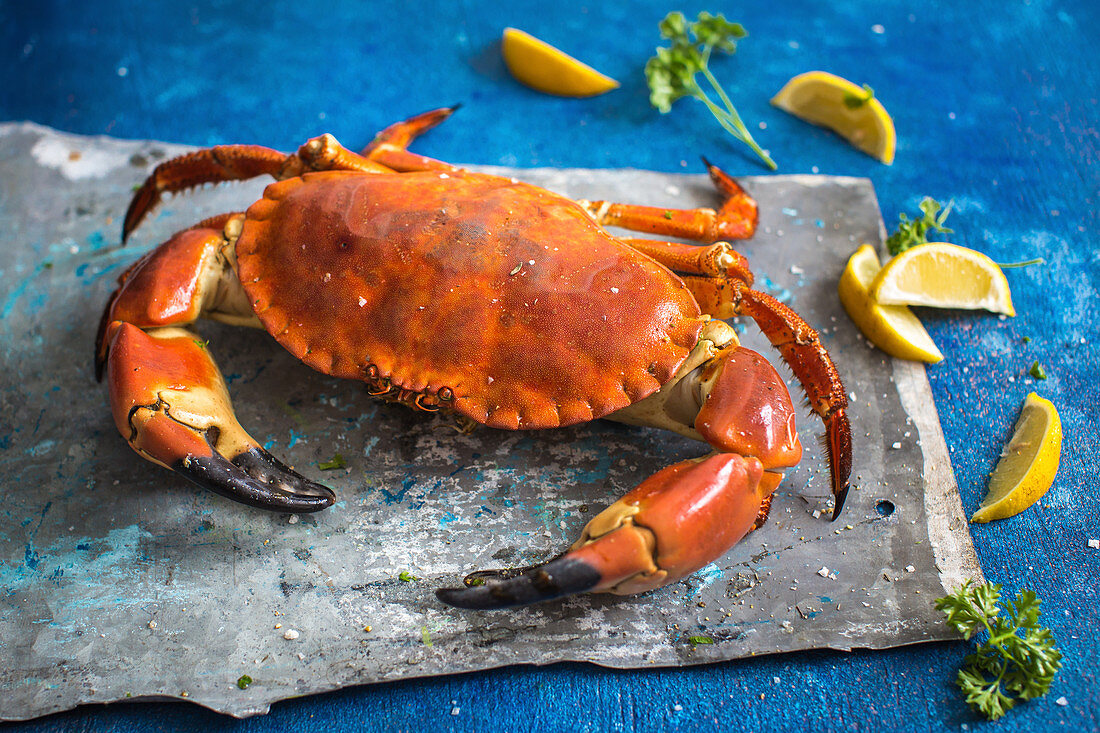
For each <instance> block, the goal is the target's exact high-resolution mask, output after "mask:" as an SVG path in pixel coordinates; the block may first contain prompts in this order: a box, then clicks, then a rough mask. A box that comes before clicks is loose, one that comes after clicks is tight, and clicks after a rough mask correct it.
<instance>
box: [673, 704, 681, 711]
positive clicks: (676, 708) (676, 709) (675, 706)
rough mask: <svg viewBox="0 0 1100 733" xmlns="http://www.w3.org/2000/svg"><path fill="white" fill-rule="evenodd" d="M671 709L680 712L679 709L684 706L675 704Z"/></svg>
mask: <svg viewBox="0 0 1100 733" xmlns="http://www.w3.org/2000/svg"><path fill="white" fill-rule="evenodd" d="M672 709H673V710H675V711H676V712H680V711H681V710H683V709H684V706H683V705H679V704H677V705H673V706H672Z"/></svg>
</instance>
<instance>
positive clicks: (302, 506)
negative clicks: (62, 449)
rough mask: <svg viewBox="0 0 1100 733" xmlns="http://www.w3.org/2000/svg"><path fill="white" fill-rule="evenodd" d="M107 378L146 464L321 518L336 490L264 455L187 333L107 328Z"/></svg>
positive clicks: (121, 423)
mask: <svg viewBox="0 0 1100 733" xmlns="http://www.w3.org/2000/svg"><path fill="white" fill-rule="evenodd" d="M104 336H105V339H106V341H107V342H108V343H109V350H108V356H107V361H106V364H107V370H106V377H107V382H108V386H109V390H110V402H111V408H112V411H113V413H114V418H115V424H116V426H117V427H118V430H119V432H120V433H121V434H122V436H123V437H124V438H126V439H127V441H128V442H129V444H130V447H131V448H133V449H134V450H135V451H137V452H138V454H139V455H141V456H142V457H144V458H146V459H148V460H150V461H152V462H154V463H158V464H160V465H162V466H165V467H167V468H170V469H172V470H173V471H175V472H176V473H179V474H180V475H182V476H184V477H185V478H187V479H189V480H190V481H193V482H195V483H196V484H198V485H200V486H202V487H204V488H207V489H210V490H211V491H214V492H216V493H218V494H221V495H223V496H227V497H229V498H231V499H235V500H236V501H239V502H242V503H244V504H248V505H250V506H255V507H260V508H262V509H272V510H276V511H284V512H295V513H297V512H315V511H318V510H320V509H324V508H325V507H327V506H330V505H332V503H333V502H334V501H335V495H334V494H333V493H332V491H331V490H330V489H328V488H327V487H325V486H321V485H320V484H316V483H314V482H312V481H310V480H309V479H306V478H305V477H303V476H301V475H299V474H298V473H296V472H295V471H294V470H292V469H291V468H289V467H288V466H286V465H284V464H283V463H281V462H280V461H279V460H278V459H276V458H275V457H274V456H272V455H271V454H270V453H268V452H267V451H266V450H264V449H263V448H262V447H261V446H260V445H259V444H258V443H256V441H255V440H253V438H252V437H251V436H249V435H248V433H246V432H245V431H244V429H243V428H242V427H241V426H240V424H239V423H238V422H237V419H236V417H234V415H233V411H232V408H231V407H230V404H229V394H228V392H227V390H226V387H225V382H224V380H223V379H222V377H221V373H220V372H219V371H218V369H217V367H216V366H215V365H214V361H213V360H212V359H211V358H210V355H209V353H208V352H207V350H206V346H205V344H204V343H203V342H202V341H200V340H199V339H198V338H197V336H196V335H195V334H194V333H193V332H191V331H187V330H186V329H182V328H161V329H156V330H154V331H150V332H145V331H143V330H141V329H140V328H138V327H137V326H134V325H133V324H130V323H126V322H124V321H114V322H111V323H109V324H108V325H107V326H106V328H105V334H104Z"/></svg>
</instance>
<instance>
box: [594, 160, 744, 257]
mask: <svg viewBox="0 0 1100 733" xmlns="http://www.w3.org/2000/svg"><path fill="white" fill-rule="evenodd" d="M703 163H704V164H705V165H706V167H707V172H708V173H709V174H710V179H711V181H713V182H714V185H715V187H716V188H717V189H718V191H719V192H720V193H721V194H722V196H723V202H722V205H721V207H719V209H718V210H717V211H715V210H714V209H708V208H701V209H668V208H661V207H658V206H639V205H636V204H619V203H612V202H610V201H583V200H582V201H578V202H577V203H578V204H580V205H581V206H582V207H583V208H584V209H585V210H586V211H588V213H589V214H590V215H591V216H592V218H593V219H595V220H596V223H598V224H600V225H601V226H615V227H623V228H624V229H630V230H631V231H635V232H650V233H652V234H660V235H662V236H666V237H678V238H681V239H693V240H696V241H700V242H717V241H718V240H721V239H749V238H750V237H752V235H753V234H755V233H756V222H757V219H758V212H757V207H756V201H755V200H754V199H753V198H752V197H751V196H750V195H749V194H748V193H747V192H746V191H745V189H743V188H741V186H740V184H738V183H737V181H735V180H733V178H732V177H730V175H729V174H728V173H726V172H725V171H723V170H722V169H721V168H719V167H718V166H716V165H714V164H712V163H711V162H710V161H708V160H707V159H706V158H703Z"/></svg>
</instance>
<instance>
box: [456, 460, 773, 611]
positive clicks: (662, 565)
mask: <svg viewBox="0 0 1100 733" xmlns="http://www.w3.org/2000/svg"><path fill="white" fill-rule="evenodd" d="M763 476H764V467H763V465H762V464H761V463H760V461H759V460H757V459H756V458H745V457H743V456H740V455H738V454H735V453H716V454H713V455H710V456H708V457H706V458H702V459H697V460H688V461H682V462H680V463H677V464H675V465H673V466H669V467H668V468H665V469H664V470H662V471H659V472H657V473H656V474H654V475H653V476H650V477H649V478H648V479H646V480H645V481H643V482H642V483H641V484H639V485H638V486H637V487H636V488H635V489H633V490H632V491H631V492H630V493H628V494H627V495H626V496H624V497H623V498H622V499H620V500H618V501H617V502H615V503H614V504H612V505H611V506H609V507H608V508H607V509H605V510H604V511H602V512H600V514H598V515H597V516H596V517H594V518H593V519H592V521H590V522H589V523H588V525H587V526H585V528H584V531H583V533H582V535H581V538H580V539H579V540H578V541H577V542H576V544H574V545H573V547H572V548H570V549H569V551H568V552H566V553H565V554H564V555H561V556H560V557H557V558H555V559H553V560H550V561H549V562H546V563H543V564H541V565H536V566H534V567H531V568H526V569H524V570H521V571H488V572H479V573H474V574H472V575H470V576H467V578H466V580H465V583H466V587H464V588H441V589H439V590H437V591H436V597H438V598H439V600H441V601H443V602H444V603H447V604H449V605H451V606H456V607H458V608H470V609H489V608H508V607H510V606H519V605H525V604H528V603H535V602H539V601H548V600H552V599H554V598H560V597H562V596H566V595H572V594H574V593H583V592H586V591H592V592H600V591H603V592H609V593H616V594H620V595H627V594H631V593H642V592H644V591H648V590H652V589H654V588H659V587H661V586H663V585H668V584H669V583H673V582H675V581H677V580H679V579H680V578H683V577H685V576H687V575H690V574H691V573H693V572H695V571H696V570H698V569H699V568H701V567H703V566H704V565H706V564H707V563H709V562H711V561H713V560H714V559H716V558H718V557H720V556H721V555H723V554H725V553H726V552H727V551H728V550H729V549H730V548H731V547H733V546H734V545H735V544H737V542H738V541H740V540H741V538H742V537H744V536H745V535H746V534H748V532H749V531H750V530H752V529H753V528H754V527H755V526H757V524H758V523H759V520H760V518H761V514H763V513H766V509H767V505H768V504H769V503H770V502H768V501H765V499H766V498H769V497H768V494H769V493H770V489H769V488H768V487H769V485H773V484H771V482H768V481H762V478H763Z"/></svg>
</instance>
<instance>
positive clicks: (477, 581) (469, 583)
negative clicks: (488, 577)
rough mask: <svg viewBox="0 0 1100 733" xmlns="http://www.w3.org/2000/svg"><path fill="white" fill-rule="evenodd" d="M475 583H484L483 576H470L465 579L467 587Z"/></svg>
mask: <svg viewBox="0 0 1100 733" xmlns="http://www.w3.org/2000/svg"><path fill="white" fill-rule="evenodd" d="M476 585H485V578H470V579H469V580H467V581H466V586H467V587H473V586H476Z"/></svg>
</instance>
